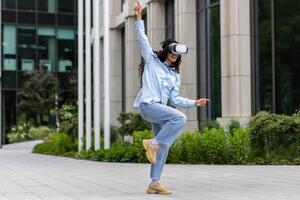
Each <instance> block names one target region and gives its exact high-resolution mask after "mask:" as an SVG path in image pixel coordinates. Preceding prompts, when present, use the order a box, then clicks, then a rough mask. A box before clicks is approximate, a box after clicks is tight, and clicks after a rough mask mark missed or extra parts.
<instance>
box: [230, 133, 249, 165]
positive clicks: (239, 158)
mask: <svg viewBox="0 0 300 200" xmlns="http://www.w3.org/2000/svg"><path fill="white" fill-rule="evenodd" d="M228 144H229V155H230V158H231V161H233V162H234V163H236V164H247V162H248V161H249V155H250V152H251V147H250V139H249V130H248V129H246V128H240V129H235V131H234V132H233V134H230V135H229V138H228Z"/></svg>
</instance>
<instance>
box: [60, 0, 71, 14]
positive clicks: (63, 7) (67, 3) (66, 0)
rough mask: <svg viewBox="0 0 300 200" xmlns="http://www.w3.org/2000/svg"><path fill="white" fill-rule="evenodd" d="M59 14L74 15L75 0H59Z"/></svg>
mask: <svg viewBox="0 0 300 200" xmlns="http://www.w3.org/2000/svg"><path fill="white" fill-rule="evenodd" d="M57 7H58V12H68V13H74V11H75V9H74V0H63V1H62V0H58V2H57Z"/></svg>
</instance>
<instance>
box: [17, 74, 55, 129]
mask: <svg viewBox="0 0 300 200" xmlns="http://www.w3.org/2000/svg"><path fill="white" fill-rule="evenodd" d="M24 76H25V80H26V81H25V82H24V83H23V85H22V87H21V89H20V90H19V91H18V92H17V97H18V103H17V106H18V109H19V111H21V112H23V113H25V115H26V117H34V121H35V122H36V123H37V124H38V125H41V123H42V116H43V115H49V113H50V110H51V109H52V108H53V107H54V106H55V94H56V88H57V82H56V79H55V77H54V75H53V74H51V73H47V72H45V71H42V70H35V71H29V72H26V73H25V74H24Z"/></svg>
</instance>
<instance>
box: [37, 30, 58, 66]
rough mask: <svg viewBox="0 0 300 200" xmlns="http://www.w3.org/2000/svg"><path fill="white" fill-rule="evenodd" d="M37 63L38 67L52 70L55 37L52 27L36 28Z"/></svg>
mask: <svg viewBox="0 0 300 200" xmlns="http://www.w3.org/2000/svg"><path fill="white" fill-rule="evenodd" d="M37 34H38V65H39V69H44V70H46V71H53V70H54V63H55V54H56V38H55V29H54V28H38V30H37Z"/></svg>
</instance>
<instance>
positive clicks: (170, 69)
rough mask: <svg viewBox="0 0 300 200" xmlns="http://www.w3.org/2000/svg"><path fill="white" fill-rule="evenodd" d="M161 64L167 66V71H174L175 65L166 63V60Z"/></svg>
mask: <svg viewBox="0 0 300 200" xmlns="http://www.w3.org/2000/svg"><path fill="white" fill-rule="evenodd" d="M163 64H164V65H165V66H166V67H167V68H168V70H169V71H173V72H176V70H175V67H170V66H169V65H168V63H167V61H165V62H164V63H163Z"/></svg>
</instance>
